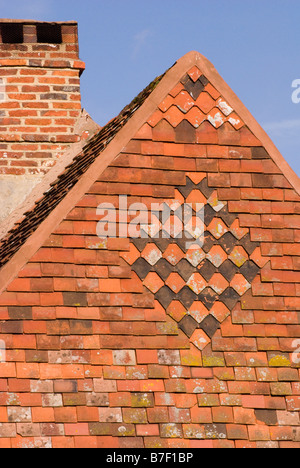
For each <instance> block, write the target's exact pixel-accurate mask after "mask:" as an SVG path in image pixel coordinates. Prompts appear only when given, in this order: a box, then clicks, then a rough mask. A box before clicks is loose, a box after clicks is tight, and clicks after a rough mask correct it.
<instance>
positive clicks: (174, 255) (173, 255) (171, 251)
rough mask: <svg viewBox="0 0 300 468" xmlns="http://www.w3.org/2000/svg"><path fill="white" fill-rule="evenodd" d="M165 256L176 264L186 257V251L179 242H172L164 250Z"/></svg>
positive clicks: (172, 263)
mask: <svg viewBox="0 0 300 468" xmlns="http://www.w3.org/2000/svg"><path fill="white" fill-rule="evenodd" d="M163 258H165V259H166V260H167V261H168V262H169V263H170V264H171V265H173V266H176V265H177V263H179V262H180V260H182V259H183V258H184V253H183V252H182V250H181V249H180V247H178V245H177V244H170V245H169V247H168V248H167V250H166V251H165V252H164V254H163Z"/></svg>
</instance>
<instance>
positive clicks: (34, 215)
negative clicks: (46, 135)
mask: <svg viewBox="0 0 300 468" xmlns="http://www.w3.org/2000/svg"><path fill="white" fill-rule="evenodd" d="M162 77H163V75H161V76H159V77H157V78H156V79H155V80H154V81H152V82H151V83H150V84H149V86H147V88H145V89H144V90H143V91H142V92H141V93H140V94H139V95H138V96H137V97H136V98H135V99H133V101H132V102H131V103H130V104H129V105H127V106H126V107H125V108H124V109H123V110H122V111H121V112H120V114H119V115H118V116H117V117H115V118H114V119H112V120H111V121H110V122H108V124H107V125H105V126H104V127H103V128H102V129H101V130H100V131H99V132H98V133H97V135H96V136H94V137H93V138H91V140H90V141H89V143H88V144H87V145H86V146H84V147H83V149H82V152H81V153H80V154H78V155H77V156H76V157H75V158H74V160H73V162H72V163H71V164H70V165H68V166H67V167H66V168H65V170H64V172H63V173H62V174H61V175H60V176H59V177H58V178H57V180H56V181H55V182H53V183H52V184H51V188H50V189H49V190H48V191H47V192H45V193H44V196H43V197H42V198H41V199H40V200H38V201H37V202H36V203H35V206H34V208H33V209H32V210H30V211H28V212H27V213H25V214H24V217H23V219H22V220H21V221H20V222H19V223H18V224H17V225H16V226H15V227H14V228H13V229H12V230H11V231H9V233H8V235H7V236H6V237H5V238H4V239H3V240H2V242H1V246H0V268H1V267H2V266H3V265H5V264H6V263H7V262H8V261H9V260H10V259H11V257H12V256H13V255H14V254H15V253H16V252H17V251H18V250H19V248H20V247H21V246H22V245H23V244H24V242H26V240H27V239H28V237H30V235H31V234H32V233H33V232H34V231H35V230H36V229H37V227H38V226H39V225H40V224H41V223H42V222H43V221H44V220H45V219H46V218H47V216H48V215H49V213H50V212H51V211H52V210H53V209H54V208H55V207H56V206H57V205H58V204H59V203H60V202H61V200H62V199H63V198H64V197H65V196H66V194H67V193H68V192H69V191H70V190H71V189H72V188H73V187H74V186H75V185H76V183H77V182H78V180H79V179H80V177H81V176H82V175H83V174H84V173H85V172H86V171H87V169H88V168H89V167H90V166H91V164H92V163H93V161H94V160H95V158H96V157H98V156H99V155H100V154H101V153H102V151H103V150H104V149H105V148H106V147H107V145H108V144H109V143H110V142H111V141H112V140H113V138H114V137H115V136H116V134H117V133H118V132H119V130H120V129H121V128H123V127H124V125H126V123H127V122H128V120H129V119H130V118H131V117H132V115H133V114H134V113H135V112H136V110H137V109H139V107H140V106H141V105H142V104H143V103H144V102H145V100H146V99H147V98H148V96H149V95H150V94H151V92H152V91H153V89H154V88H155V87H156V86H157V84H158V83H159V81H160V80H161V78H162Z"/></svg>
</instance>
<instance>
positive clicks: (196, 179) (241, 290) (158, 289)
mask: <svg viewBox="0 0 300 468" xmlns="http://www.w3.org/2000/svg"><path fill="white" fill-rule="evenodd" d="M188 79H189V81H188V82H187V86H188V87H189V88H190V89H191V90H194V92H195V93H196V92H197V87H194V85H195V83H197V82H198V81H199V79H198V80H196V82H193V80H192V79H191V78H190V77H188ZM200 83H201V82H200ZM185 86H186V85H185ZM201 86H202V85H201ZM185 89H186V88H185ZM193 99H197V98H193ZM167 105H168V104H167V103H166V106H167ZM220 106H221V107H222V106H223V104H221V101H220ZM173 108H175V106H174V105H173V106H171V107H170V108H169V109H168V112H169V111H170V110H171V109H173ZM194 108H195V107H194V106H193V107H192V108H191V110H189V111H188V113H189V112H191V111H192V110H193V109H194ZM224 109H225V107H224ZM224 109H223V110H224ZM177 110H178V111H179V109H178V107H177ZM218 111H219V112H221V111H220V109H218ZM188 113H187V114H186V115H188ZM181 114H182V113H181ZM222 115H223V118H225V117H224V115H225V114H224V113H222ZM175 197H176V198H175V199H174V200H169V201H168V202H167V206H168V207H169V211H170V214H171V220H164V224H163V225H162V224H160V225H159V232H158V233H157V235H156V236H155V237H151V235H150V234H151V233H150V232H149V235H148V238H145V239H132V244H131V246H130V249H129V251H127V252H123V253H122V257H123V258H124V260H125V261H126V262H127V263H128V264H130V265H132V269H133V271H135V273H136V274H137V276H138V277H139V278H140V280H141V281H142V282H143V284H144V286H145V287H146V288H147V289H148V290H149V291H151V292H152V293H153V294H154V295H155V299H156V300H157V301H158V303H159V304H160V305H161V307H163V308H164V309H165V310H166V312H167V314H168V315H169V316H170V317H172V319H173V320H175V321H176V322H177V323H178V327H179V328H180V329H181V330H182V331H183V332H184V333H185V334H186V335H187V336H188V337H189V339H190V340H191V342H192V343H193V344H194V345H195V346H196V347H197V348H198V349H200V350H203V349H204V348H205V347H206V346H207V345H208V344H210V343H211V339H212V338H213V336H214V334H215V333H216V331H217V330H218V329H219V327H220V324H221V323H222V322H223V321H224V320H225V319H226V318H227V317H228V316H229V315H230V313H231V310H232V309H233V308H234V307H235V306H236V304H237V302H238V301H240V299H241V297H242V296H243V295H244V294H245V293H246V292H247V291H248V290H249V289H250V288H251V283H252V282H253V280H254V279H255V277H256V276H257V274H258V273H259V271H260V268H261V267H263V266H264V265H265V264H266V263H267V262H268V261H269V258H268V257H263V256H262V255H261V251H260V248H259V245H258V244H257V243H255V242H252V241H251V239H250V233H249V230H248V229H245V228H242V227H241V226H240V224H239V218H238V215H236V214H234V213H229V212H228V207H227V203H226V202H223V201H220V200H219V199H218V192H217V190H216V189H213V188H211V187H209V186H208V184H207V179H206V177H205V176H204V177H203V175H201V174H200V176H199V174H198V173H196V174H193V173H191V174H190V177H188V176H187V178H186V185H184V186H179V187H177V188H176V189H175ZM196 203H198V204H202V207H203V206H204V210H202V211H203V212H204V217H203V220H202V221H201V225H200V223H199V220H200V217H199V216H198V214H197V217H196V216H195V208H197V206H198V205H195V204H196ZM183 204H187V205H185V206H187V207H188V208H187V211H186V214H187V215H188V216H189V218H188V217H187V218H186V219H187V220H188V222H187V224H184V227H182V224H180V225H179V222H180V223H181V221H182V220H181V216H180V212H182V208H183ZM201 213H202V212H201ZM179 228H180V229H179ZM172 229H173V231H172ZM182 230H183V232H182ZM146 231H147V228H146ZM148 231H151V230H150V229H148ZM175 233H177V234H179V235H177V237H176V236H174V234H175ZM181 234H182V235H181ZM250 257H251V258H250Z"/></svg>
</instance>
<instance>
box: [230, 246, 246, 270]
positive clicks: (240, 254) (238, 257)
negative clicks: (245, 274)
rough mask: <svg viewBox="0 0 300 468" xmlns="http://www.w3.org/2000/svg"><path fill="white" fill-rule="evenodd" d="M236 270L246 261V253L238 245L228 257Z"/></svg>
mask: <svg viewBox="0 0 300 468" xmlns="http://www.w3.org/2000/svg"><path fill="white" fill-rule="evenodd" d="M228 258H229V259H230V260H231V261H232V262H233V263H234V264H235V265H236V266H237V267H238V268H240V267H241V266H243V265H244V263H245V262H246V261H247V260H248V255H247V252H246V251H245V249H244V248H243V247H241V246H240V245H238V246H236V247H234V249H233V251H232V252H231V254H230V255H229V257H228Z"/></svg>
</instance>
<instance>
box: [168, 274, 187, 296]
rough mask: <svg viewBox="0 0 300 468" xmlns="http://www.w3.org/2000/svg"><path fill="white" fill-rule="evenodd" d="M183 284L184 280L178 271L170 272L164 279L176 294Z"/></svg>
mask: <svg viewBox="0 0 300 468" xmlns="http://www.w3.org/2000/svg"><path fill="white" fill-rule="evenodd" d="M185 284H186V283H185V281H184V280H183V279H182V278H181V276H180V275H179V274H178V273H171V274H170V276H169V277H168V279H167V280H166V285H167V286H169V288H170V289H172V291H174V292H175V293H176V294H177V293H179V291H181V289H182V288H183V287H184V286H185Z"/></svg>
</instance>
